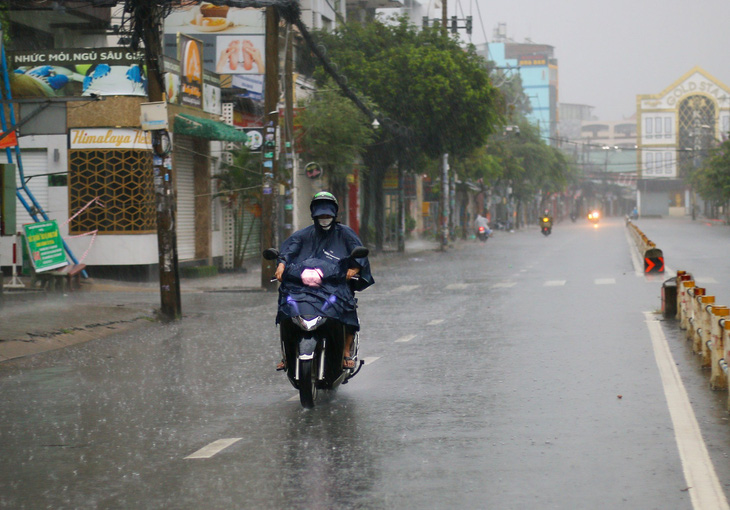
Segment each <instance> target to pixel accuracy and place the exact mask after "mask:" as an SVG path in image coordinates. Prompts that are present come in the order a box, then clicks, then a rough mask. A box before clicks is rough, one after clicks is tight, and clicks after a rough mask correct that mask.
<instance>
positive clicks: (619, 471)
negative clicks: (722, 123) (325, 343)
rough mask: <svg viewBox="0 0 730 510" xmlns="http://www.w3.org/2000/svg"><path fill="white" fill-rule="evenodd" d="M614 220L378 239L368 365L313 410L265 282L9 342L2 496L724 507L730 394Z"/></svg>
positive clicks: (366, 307)
mask: <svg viewBox="0 0 730 510" xmlns="http://www.w3.org/2000/svg"><path fill="white" fill-rule="evenodd" d="M625 230H626V229H625V227H624V225H623V222H622V221H619V220H618V219H616V220H611V219H609V220H607V221H603V222H602V223H601V224H600V225H599V226H598V227H597V228H594V227H593V226H592V225H589V224H588V223H586V222H578V223H575V224H572V223H562V224H558V225H557V226H556V227H555V229H554V231H553V235H551V236H550V237H548V238H544V237H543V236H542V235H540V234H539V231H538V229H537V227H534V229H531V230H529V231H523V232H518V233H514V234H508V233H502V232H499V233H497V235H496V236H495V237H494V238H492V239H490V240H489V241H488V242H487V243H486V245H484V244H481V243H470V244H467V245H465V246H464V247H463V248H461V249H458V250H454V251H451V252H449V253H446V254H441V253H425V254H422V255H418V256H417V257H412V258H411V259H409V260H404V261H397V260H390V261H387V262H386V261H378V260H376V261H375V263H374V265H375V268H376V273H375V277H376V279H377V284H376V286H375V287H373V288H371V289H368V290H367V291H366V292H364V293H363V294H361V296H360V305H361V309H360V310H361V311H360V316H361V321H362V323H363V334H362V340H361V354H362V356H364V357H365V359H366V361H367V362H368V364H367V365H366V366H365V367H364V368H363V370H362V372H361V373H360V374H359V375H358V376H357V377H356V378H355V379H353V380H352V381H351V383H349V384H347V385H346V386H344V387H342V388H340V389H339V390H338V391H337V392H336V393H335V394H333V395H329V396H325V397H324V398H321V399H320V400H318V403H317V407H316V408H315V409H313V410H311V411H305V410H303V409H302V408H301V407H300V405H299V402H298V398H297V396H296V393H295V392H294V390H293V388H291V386H290V385H289V383H288V381H287V380H286V378H285V376H284V375H282V374H280V373H277V372H275V371H274V370H273V365H274V363H275V361H276V360H277V359H278V345H277V336H276V330H275V328H274V326H273V315H274V303H275V297H274V296H273V295H262V294H258V293H208V294H200V295H192V296H188V297H186V302H185V303H184V308H185V309H186V310H188V311H190V310H195V312H194V313H189V314H188V317H186V319H185V320H184V321H183V322H182V323H180V324H178V325H174V326H164V325H157V324H153V325H150V326H149V327H147V328H145V330H144V334H140V333H139V331H138V332H136V333H134V334H122V335H117V336H112V337H107V338H105V339H103V340H100V341H98V342H91V343H87V344H84V345H78V346H74V347H70V348H67V349H63V350H60V351H54V352H49V353H46V354H42V355H38V356H35V357H33V358H30V359H24V360H18V361H12V362H7V363H4V364H2V366H0V394H2V396H3V400H2V402H3V403H2V406H1V407H0V449H1V450H2V453H3V454H2V455H1V456H0V507H3V508H46V507H47V508H255V509H258V508H271V509H278V508H293V509H298V508H302V509H305V508H307V509H329V508H373V509H380V508H419V507H420V508H438V509H440V508H465V507H472V508H498V509H527V508H540V509H545V508H591V509H603V508H605V509H614V508H630V509H637V508H641V509H651V508H658V509H690V508H693V498H695V501H694V508H722V506H715V505H716V504H719V505H722V504H725V505H726V502H725V499H724V498H725V497H726V494H727V493H728V491H729V484H730V466H729V465H728V464H729V462H728V458H727V455H728V449H729V447H730V424H728V420H727V414H726V412H725V405H726V401H727V395H726V394H724V393H723V394H721V393H712V392H710V391H709V390H708V389H707V376H706V374H704V373H703V372H702V371H701V370H700V369H699V364H698V363H697V362H696V360H695V359H693V357H692V355H691V353H690V352H689V349H688V348H687V345H686V342H685V341H684V339H683V337H682V336H681V334H680V332H678V331H677V329H676V327H675V325H674V324H673V323H670V322H662V323H659V322H656V321H657V320H659V319H660V317H658V316H656V315H655V314H654V313H653V312H655V311H656V310H657V309H658V308H659V306H660V301H659V300H660V297H659V296H660V282H661V281H662V280H663V279H665V278H666V277H655V278H654V279H647V278H645V277H644V276H643V275H641V274H640V273H638V274H637V271H636V268H635V266H634V264H633V261H632V256H631V252H630V247H629V242H628V240H627V236H626V233H625ZM647 233H648V232H647ZM711 235H715V234H711ZM649 237H650V238H651V237H652V235H651V234H649ZM666 255H667V253H666V249H665V256H666ZM645 312H649V313H648V314H647V313H645ZM657 330H658V331H659V332H660V333H659V336H660V337H661V338H657V332H656V331H657ZM652 331H654V334H653V335H652V333H651V332H652ZM663 338H666V343H665V345H668V347H669V349H668V352H669V353H671V355H672V356H673V358H671V361H667V360H666V358H664V362H662V361H661V360H662V359H663V358H661V356H658V355H657V354H655V352H656V347H655V346H657V345H660V344H661V341H662V339H663ZM662 363H664V365H662ZM662 366H664V369H668V368H667V367H670V368H671V366H674V367H676V368H677V369H678V370H679V374H680V375H681V380H682V381H683V383H684V387H685V388H686V391H687V393H688V396H689V401H691V409H692V410H693V412H694V415H695V416H696V418H697V422H698V423H699V427H700V429H701V432H702V436H703V437H704V445H706V448H707V451H708V452H709V460H708V461H707V463H709V465H707V463H704V464H703V462H704V461H703V459H702V458H701V457H700V458H699V459H697V458H694V457H691V458H690V462H689V465H688V461H687V459H686V458H684V457H680V453H679V451H680V450H679V448H681V447H682V446H679V447H678V445H685V446H686V445H688V444H689V445H690V447H691V448H690V450H691V451H696V450H698V449H701V448H698V447H697V444H696V443H692V438H691V437H685V436H690V435H691V434H688V433H687V434H685V433H684V432H683V433H682V434H679V435H680V436H682V437H680V438H679V440H678V438H677V436H678V435H677V434H675V430H680V429H679V428H678V426H677V424H676V422H673V420H672V415H671V414H670V406H669V405H668V403H667V398H666V397H665V390H664V386H665V384H666V382H665V381H664V379H663V378H662V376H661V373H660V368H659V367H662ZM670 393H671V394H672V395H673V394H674V393H676V392H674V393H672V392H670ZM670 401H671V400H670ZM678 405H679V404H676V402H675V403H674V404H672V406H673V407H672V408H673V409H677V408H678V407H677V406H678ZM690 414H691V413H690ZM681 430H684V429H681ZM700 446H701V445H700ZM201 449H203V450H202V451H201ZM196 452H198V453H196ZM191 457H192V458H191ZM683 458H684V461H685V462H684V463H683ZM693 459H694V460H693ZM713 466H714V470H713V469H712V467H713ZM708 469H709V470H708ZM687 473H689V474H687ZM697 473H701V474H702V477H701V479H698V478H691V477H692V476H694V475H696V474H697ZM715 474H716V476H717V482H716V484H717V485H713V484H712V481H711V480H708V478H711V477H712V476H713V475H715ZM686 476H689V477H690V479H691V480H693V481H692V483H691V484H690V483H688V482H687V478H686ZM713 487H714V488H715V489H718V488H719V493H718V492H717V491H716V493H715V498H716V499H715V500H712V499H709V500H708V499H706V498H707V497H708V496H707V493H708V491H709V493H712V492H713ZM698 494H700V496H702V495H703V494H704V496H703V497H705V499H701V498H700V499H697V498H698V496H697V495H698ZM711 497H712V496H710V498H711ZM708 501H710V503H708ZM703 502H704V503H703ZM709 504H712V505H713V506H708V505H709ZM698 505H700V506H698Z"/></svg>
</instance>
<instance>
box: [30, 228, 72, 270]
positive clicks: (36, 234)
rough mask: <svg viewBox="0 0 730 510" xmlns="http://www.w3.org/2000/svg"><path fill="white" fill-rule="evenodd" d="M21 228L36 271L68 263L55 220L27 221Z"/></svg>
mask: <svg viewBox="0 0 730 510" xmlns="http://www.w3.org/2000/svg"><path fill="white" fill-rule="evenodd" d="M23 228H24V229H25V240H26V242H27V243H28V253H30V260H31V262H32V263H33V267H34V268H35V271H36V273H40V272H43V271H50V270H52V269H57V268H59V267H63V266H66V265H68V262H67V261H66V254H65V253H64V252H63V241H62V240H61V234H60V233H59V231H58V224H57V223H56V220H50V221H41V222H38V223H27V224H25V225H23Z"/></svg>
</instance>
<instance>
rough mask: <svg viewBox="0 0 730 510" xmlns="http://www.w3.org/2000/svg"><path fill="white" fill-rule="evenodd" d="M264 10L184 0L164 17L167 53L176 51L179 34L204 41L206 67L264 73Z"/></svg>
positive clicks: (227, 71) (240, 72)
mask: <svg viewBox="0 0 730 510" xmlns="http://www.w3.org/2000/svg"><path fill="white" fill-rule="evenodd" d="M265 33H266V25H265V14H264V11H263V10H262V9H255V8H239V7H229V6H225V5H222V6H218V5H213V4H211V3H209V2H196V1H183V2H181V5H180V6H179V7H178V8H176V9H175V10H174V11H173V12H172V13H170V15H168V16H167V18H165V54H166V55H170V56H172V55H175V54H176V53H177V50H176V49H173V47H174V46H175V45H176V44H177V34H187V35H193V36H194V37H195V38H196V39H199V40H200V41H201V42H202V44H203V65H204V67H205V69H207V70H209V71H213V72H216V73H218V74H224V75H226V74H231V75H239V74H263V73H264V66H265V58H264V55H265V51H264V50H265Z"/></svg>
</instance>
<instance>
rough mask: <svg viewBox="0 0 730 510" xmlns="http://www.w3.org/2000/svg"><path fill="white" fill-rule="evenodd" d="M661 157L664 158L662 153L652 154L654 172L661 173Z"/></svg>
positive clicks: (662, 166) (662, 165)
mask: <svg viewBox="0 0 730 510" xmlns="http://www.w3.org/2000/svg"><path fill="white" fill-rule="evenodd" d="M659 120H661V119H659ZM663 158H664V154H663V153H661V152H657V153H656V154H655V155H654V166H655V167H656V170H657V172H656V173H658V174H661V173H662V169H663V168H664V161H663Z"/></svg>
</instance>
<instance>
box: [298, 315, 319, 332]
mask: <svg viewBox="0 0 730 510" xmlns="http://www.w3.org/2000/svg"><path fill="white" fill-rule="evenodd" d="M292 320H293V321H294V324H296V325H297V326H299V327H300V328H302V329H303V330H304V331H314V330H315V329H317V328H318V327H320V326H321V325H322V324H324V322H325V321H326V320H327V318H326V317H313V318H312V319H305V318H304V317H302V316H301V315H300V316H298V317H294V318H293V319H292Z"/></svg>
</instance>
